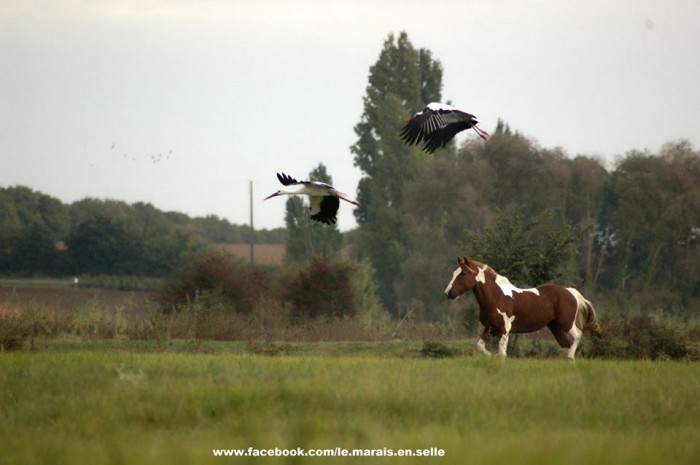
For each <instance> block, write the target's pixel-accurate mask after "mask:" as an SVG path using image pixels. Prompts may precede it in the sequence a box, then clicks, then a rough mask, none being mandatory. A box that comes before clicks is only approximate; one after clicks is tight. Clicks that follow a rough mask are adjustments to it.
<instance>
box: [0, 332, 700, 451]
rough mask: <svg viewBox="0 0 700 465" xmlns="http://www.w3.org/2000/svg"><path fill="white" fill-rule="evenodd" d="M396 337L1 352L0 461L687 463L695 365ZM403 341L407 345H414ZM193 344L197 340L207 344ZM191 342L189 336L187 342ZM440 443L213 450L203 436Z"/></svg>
mask: <svg viewBox="0 0 700 465" xmlns="http://www.w3.org/2000/svg"><path fill="white" fill-rule="evenodd" d="M406 344H407V343H401V342H399V343H381V344H372V343H368V344H365V345H363V344H340V343H335V344H326V343H318V344H305V345H301V346H296V347H294V350H293V351H290V353H291V355H284V356H277V357H269V356H263V355H250V354H246V353H245V351H244V350H241V346H240V345H239V346H232V350H228V349H227V347H229V346H227V345H226V343H219V344H217V345H215V346H212V347H211V348H209V350H205V352H209V353H194V352H192V351H190V352H187V351H181V350H173V349H171V348H166V350H164V351H158V350H155V349H153V346H152V345H151V346H148V347H147V348H146V347H142V346H139V345H137V344H134V343H131V342H124V343H123V344H122V345H121V346H119V345H118V343H113V344H110V345H104V344H100V343H80V344H70V343H59V344H54V346H49V347H43V348H40V350H38V351H35V352H27V351H20V352H9V353H0V419H1V420H0V451H1V455H0V462H1V463H3V464H32V463H70V464H83V463H85V464H96V465H97V464H120V463H125V464H131V463H148V464H161V463H162V464H202V463H212V464H214V463H309V464H312V463H313V464H321V463H324V464H325V463H347V464H352V463H358V464H359V463H362V464H365V463H395V464H419V463H420V464H425V463H435V464H499V463H508V464H521V463H522V464H525V463H532V464H539V465H544V464H554V463H557V464H558V463H566V464H578V463H582V464H585V463H591V464H600V463H615V464H626V463H628V464H635V465H642V464H654V465H656V464H659V463H674V464H684V463H687V464H691V463H692V464H695V463H698V461H699V460H700V402H698V398H699V394H700V364H698V363H692V362H671V361H664V362H650V361H599V360H596V361H592V360H579V361H578V362H577V363H575V364H567V363H565V362H564V361H563V360H536V359H509V360H507V361H506V362H504V363H503V362H500V361H498V360H494V359H488V358H483V357H458V358H452V359H440V360H435V359H424V358H420V357H417V356H412V355H411V354H413V353H414V352H415V351H416V350H415V349H416V348H415V347H413V346H412V345H406ZM414 345H415V344H414ZM205 348H206V347H205ZM201 349H202V347H200V350H201ZM248 447H253V448H258V449H273V450H274V449H275V448H278V449H280V450H282V449H294V450H296V449H297V448H304V449H307V450H311V449H329V448H336V447H340V448H345V449H349V450H352V449H378V450H380V451H382V452H384V451H387V450H398V449H404V448H406V449H414V450H415V449H429V448H431V447H434V448H439V449H443V450H444V452H445V455H444V456H443V457H430V458H425V457H420V458H419V457H411V458H408V457H403V458H399V457H385V458H382V457H345V458H329V457H322V458H321V457H303V458H299V457H287V458H284V457H280V458H267V457H266V458H255V457H248V458H234V457H215V456H214V454H213V452H212V450H213V449H224V448H225V449H231V448H245V449H247V448H248Z"/></svg>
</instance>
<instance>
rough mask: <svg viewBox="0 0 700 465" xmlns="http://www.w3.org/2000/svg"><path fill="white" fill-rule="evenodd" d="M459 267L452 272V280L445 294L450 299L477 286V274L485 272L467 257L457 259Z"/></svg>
mask: <svg viewBox="0 0 700 465" xmlns="http://www.w3.org/2000/svg"><path fill="white" fill-rule="evenodd" d="M457 264H458V265H459V268H457V269H456V270H455V271H454V273H453V274H452V280H450V282H449V284H448V285H447V287H446V288H445V295H446V296H447V297H448V298H450V299H456V298H457V297H459V296H461V295H462V294H464V293H465V292H467V291H468V290H470V289H473V288H474V286H476V282H477V276H478V275H479V273H480V272H481V273H483V271H482V270H479V266H478V264H477V263H476V262H474V261H473V260H470V259H468V258H467V257H462V258H458V259H457Z"/></svg>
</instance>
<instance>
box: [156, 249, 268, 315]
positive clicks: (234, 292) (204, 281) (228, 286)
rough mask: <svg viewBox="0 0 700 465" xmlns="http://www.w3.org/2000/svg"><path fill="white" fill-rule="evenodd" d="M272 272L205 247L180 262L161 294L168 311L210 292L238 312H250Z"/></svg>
mask: <svg viewBox="0 0 700 465" xmlns="http://www.w3.org/2000/svg"><path fill="white" fill-rule="evenodd" d="M269 281H270V277H269V272H267V271H265V270H264V269H261V268H254V267H250V266H249V265H247V264H245V263H244V262H243V261H242V260H241V259H238V258H235V257H233V256H231V255H227V254H225V253H222V252H218V251H213V250H205V251H203V252H200V253H199V254H197V255H196V256H195V257H194V258H193V259H192V260H190V261H189V262H187V263H185V264H184V265H183V266H181V267H180V268H179V269H178V270H177V271H176V273H175V276H174V277H172V278H170V279H169V280H167V281H166V283H165V285H164V286H163V289H162V290H161V292H160V295H159V299H158V300H159V302H160V305H161V309H162V310H163V311H164V312H165V313H168V312H171V311H173V310H176V311H177V310H179V309H181V308H182V307H183V306H187V305H190V304H192V303H193V302H196V301H197V300H198V299H199V297H200V296H202V295H204V294H207V295H208V297H209V299H210V300H211V297H212V296H216V297H217V298H219V299H220V302H217V306H218V305H219V304H223V305H225V306H227V307H229V308H232V309H233V310H235V311H237V312H243V313H248V312H249V311H250V310H251V309H252V308H253V306H254V305H255V303H256V302H257V301H258V300H259V299H260V298H262V297H263V296H264V295H265V294H266V293H267V291H268V287H269Z"/></svg>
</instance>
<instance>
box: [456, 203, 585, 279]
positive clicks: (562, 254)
mask: <svg viewBox="0 0 700 465" xmlns="http://www.w3.org/2000/svg"><path fill="white" fill-rule="evenodd" d="M553 218H554V217H553V215H552V213H551V212H548V213H543V214H540V215H538V216H536V217H532V218H529V219H526V218H525V215H524V214H523V213H522V210H519V209H516V208H510V209H508V210H506V211H500V210H497V213H496V218H495V221H494V226H493V227H490V228H486V229H484V230H483V231H482V232H481V234H477V233H474V232H467V240H468V242H467V244H465V247H464V248H465V250H468V251H469V254H470V255H471V256H472V257H473V258H475V259H477V260H480V261H483V262H484V263H488V264H489V265H490V266H491V267H492V268H493V269H494V270H496V271H497V272H498V273H499V274H501V275H503V276H506V277H508V279H510V280H511V281H513V282H515V283H519V284H521V285H538V284H542V283H545V282H548V281H552V280H554V279H555V278H557V277H559V276H560V275H561V271H560V270H561V267H562V265H563V264H565V263H566V262H567V261H568V260H569V259H570V258H571V257H572V256H573V254H574V253H575V249H574V247H573V245H574V243H575V241H576V234H575V231H574V230H573V228H571V227H570V226H566V225H564V226H561V225H558V224H556V223H555V222H554V221H553Z"/></svg>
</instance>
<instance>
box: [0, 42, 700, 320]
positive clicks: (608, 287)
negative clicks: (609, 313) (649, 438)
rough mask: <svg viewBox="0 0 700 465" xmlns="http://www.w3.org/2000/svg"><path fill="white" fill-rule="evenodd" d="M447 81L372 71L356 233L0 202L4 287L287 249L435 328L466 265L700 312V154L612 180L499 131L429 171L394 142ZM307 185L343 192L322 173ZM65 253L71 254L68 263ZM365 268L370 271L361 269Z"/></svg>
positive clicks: (415, 151)
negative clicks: (267, 247)
mask: <svg viewBox="0 0 700 465" xmlns="http://www.w3.org/2000/svg"><path fill="white" fill-rule="evenodd" d="M442 75H443V68H442V65H441V64H440V62H439V60H437V59H435V58H434V57H433V56H432V53H431V52H430V51H429V50H426V49H417V48H415V47H414V46H413V45H412V44H411V42H410V40H409V39H408V36H407V35H406V34H405V33H401V34H399V35H398V36H394V35H393V34H391V35H389V36H388V38H387V39H386V40H385V42H384V45H383V48H382V50H381V52H380V54H379V57H378V59H377V61H376V63H375V64H374V65H372V66H371V67H370V70H369V77H368V83H367V87H366V95H365V96H364V98H363V103H364V110H363V113H362V116H361V118H360V121H359V122H358V123H357V124H356V126H355V128H354V129H355V133H356V135H357V139H356V142H355V143H354V144H353V145H352V146H351V147H350V151H351V154H352V156H353V158H354V162H355V165H356V166H357V167H358V168H359V169H360V170H361V172H362V178H361V180H360V182H359V185H358V186H357V199H358V200H359V201H360V203H361V204H362V206H361V207H359V208H358V209H356V210H355V216H356V219H357V223H358V228H357V229H355V230H354V231H350V232H348V233H345V234H341V233H340V232H339V231H338V229H337V227H336V226H335V225H332V226H327V225H319V224H315V223H314V222H312V221H310V219H309V216H308V211H307V209H306V208H307V207H306V204H305V200H304V199H302V198H294V197H292V198H289V199H288V200H287V213H286V217H285V223H286V228H284V229H279V230H273V231H255V232H253V231H251V230H250V228H248V227H247V226H237V225H232V224H230V223H228V222H227V221H225V220H222V219H220V218H217V217H215V216H209V217H206V218H189V217H187V216H186V215H184V214H181V213H174V212H162V211H159V210H157V209H156V208H154V207H153V206H152V205H149V204H144V203H136V204H133V205H127V204H125V203H124V202H118V201H112V200H97V199H84V200H81V201H78V202H75V203H73V204H70V205H64V204H62V203H61V202H60V201H59V200H57V199H54V198H51V197H49V196H47V195H44V194H41V193H38V192H34V191H32V190H31V189H28V188H26V187H21V186H17V187H9V188H4V189H0V274H11V273H22V274H82V273H89V274H141V275H149V276H164V275H167V274H169V273H170V272H171V271H172V270H173V268H174V267H176V266H177V265H179V264H182V263H183V262H184V261H186V260H187V259H188V257H191V256H193V252H195V251H197V250H199V249H200V248H201V247H202V246H203V244H206V243H209V242H248V241H250V239H251V235H255V236H254V239H255V241H256V242H258V243H264V242H275V243H282V242H284V243H285V244H286V248H287V261H288V262H290V263H291V262H305V261H308V260H311V259H314V260H317V259H319V257H320V258H321V259H324V260H328V261H332V260H335V259H336V258H337V256H338V254H339V251H340V250H341V249H343V248H344V246H350V249H351V253H352V257H353V258H354V259H355V260H356V261H357V262H362V263H363V264H369V265H370V266H371V267H372V268H373V269H372V270H371V271H368V273H367V274H368V275H371V276H374V278H373V279H374V280H376V286H371V287H372V288H373V289H376V292H377V293H378V295H379V297H380V299H381V302H382V304H383V306H384V307H385V308H386V309H388V310H389V311H390V312H391V313H392V314H393V315H394V316H395V317H398V318H400V317H402V316H403V315H405V314H406V312H407V309H411V311H412V312H414V313H415V314H418V315H421V316H422V317H424V318H426V319H431V318H437V317H438V316H439V315H441V314H442V313H444V308H443V307H442V305H443V301H444V297H443V296H442V295H441V291H442V289H444V287H445V284H446V281H447V280H448V278H449V277H450V275H451V271H452V270H453V269H454V268H455V267H456V258H457V256H460V255H469V256H472V257H474V258H477V259H480V260H482V261H485V262H486V263H489V264H492V265H493V266H494V268H495V269H496V270H497V271H499V272H502V273H503V274H504V275H506V276H508V277H509V278H511V280H513V281H514V282H515V283H516V284H519V285H523V286H524V285H536V284H540V283H541V282H543V281H549V280H555V281H557V280H558V281H560V282H561V283H562V284H566V285H571V286H576V287H579V288H581V289H582V290H585V291H587V292H598V293H608V294H610V295H621V296H625V298H632V297H633V298H634V299H636V301H638V302H640V303H641V304H642V305H646V304H650V305H651V304H653V305H656V306H657V307H663V308H666V309H686V310H687V309H692V308H696V307H697V305H698V303H700V152H698V151H697V150H696V149H695V148H694V147H693V146H692V145H691V144H690V143H689V142H687V141H685V140H679V141H672V142H669V143H667V144H665V145H664V146H662V147H661V148H660V149H659V150H658V151H650V150H630V151H629V152H627V153H626V154H624V155H622V156H620V157H619V158H618V159H617V160H616V161H615V162H614V163H613V164H612V165H610V166H606V164H605V163H604V162H603V161H602V160H601V159H600V158H598V157H595V156H589V155H575V156H571V155H569V154H568V153H567V152H566V151H565V150H564V148H561V147H555V148H546V147H541V146H540V145H539V144H538V143H537V142H536V141H534V140H533V139H531V138H529V137H526V136H524V135H522V134H521V133H519V132H518V131H517V130H514V129H512V128H511V127H510V126H509V125H508V124H507V122H504V121H498V123H497V125H496V128H495V130H494V131H493V134H492V137H491V138H490V140H488V141H487V142H483V141H481V140H480V139H476V138H474V137H472V138H469V139H467V140H466V141H465V142H464V143H463V144H461V145H459V146H458V145H457V144H455V143H454V142H453V143H451V144H449V145H448V146H447V147H446V148H444V149H441V150H438V151H436V152H435V154H434V155H427V154H425V153H424V152H422V151H421V150H420V149H419V148H416V147H409V146H407V145H405V144H404V143H402V142H401V141H400V139H399V137H398V133H399V130H400V127H401V126H402V124H403V123H404V121H405V120H406V118H407V116H408V115H410V114H411V113H413V112H415V111H417V110H420V109H422V108H423V106H424V105H425V103H427V102H430V101H445V100H446V99H443V96H442ZM309 175H310V178H312V179H317V180H320V181H325V182H329V183H331V182H332V178H331V175H330V173H328V172H327V170H326V168H325V166H323V165H322V164H319V165H318V166H317V167H316V168H314V170H313V171H312V172H311V173H309ZM61 241H62V243H63V244H65V248H64V249H65V250H60V249H57V248H56V244H57V243H60V242H61ZM363 266H364V265H363Z"/></svg>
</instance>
